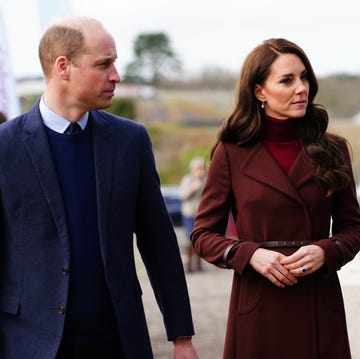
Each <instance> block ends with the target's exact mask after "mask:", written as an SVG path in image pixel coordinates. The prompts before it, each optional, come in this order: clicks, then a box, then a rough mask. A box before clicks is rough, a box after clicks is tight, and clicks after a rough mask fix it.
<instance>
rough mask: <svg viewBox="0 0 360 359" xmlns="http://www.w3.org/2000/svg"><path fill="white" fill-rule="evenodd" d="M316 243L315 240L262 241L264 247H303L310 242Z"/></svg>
mask: <svg viewBox="0 0 360 359" xmlns="http://www.w3.org/2000/svg"><path fill="white" fill-rule="evenodd" d="M311 243H314V241H268V242H260V244H261V247H263V248H276V247H302V246H306V245H308V244H311Z"/></svg>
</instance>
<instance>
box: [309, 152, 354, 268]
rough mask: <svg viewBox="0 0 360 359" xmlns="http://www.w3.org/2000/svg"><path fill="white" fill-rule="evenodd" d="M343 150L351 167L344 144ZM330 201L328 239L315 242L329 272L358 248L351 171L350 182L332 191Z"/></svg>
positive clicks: (342, 263)
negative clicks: (323, 253)
mask: <svg viewBox="0 0 360 359" xmlns="http://www.w3.org/2000/svg"><path fill="white" fill-rule="evenodd" d="M344 151H346V155H347V161H348V164H349V167H350V169H351V160H350V155H349V151H348V150H347V147H346V146H345V145H344ZM332 203H333V204H332V230H331V237H330V241H329V239H322V240H320V241H318V242H316V244H318V245H320V246H321V247H322V248H323V249H324V251H325V258H326V264H327V269H328V271H329V272H330V273H331V272H335V271H337V270H339V269H340V268H341V267H342V266H343V265H345V264H346V263H347V262H350V261H351V260H352V259H353V258H354V257H355V255H356V254H357V253H358V252H359V250H360V210H359V203H358V200H357V197H356V189H355V182H354V178H353V174H352V171H351V181H350V183H349V184H348V185H347V186H346V187H345V188H344V189H342V190H339V191H337V192H335V193H334V195H333V201H332Z"/></svg>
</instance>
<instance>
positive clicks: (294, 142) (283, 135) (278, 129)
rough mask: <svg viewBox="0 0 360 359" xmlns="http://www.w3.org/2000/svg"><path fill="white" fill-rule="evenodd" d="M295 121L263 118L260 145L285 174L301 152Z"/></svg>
mask: <svg viewBox="0 0 360 359" xmlns="http://www.w3.org/2000/svg"><path fill="white" fill-rule="evenodd" d="M295 121H296V119H288V120H279V119H277V118H273V117H270V116H267V115H265V116H264V117H263V139H262V143H263V145H264V146H265V147H266V149H267V150H268V151H269V152H270V153H271V155H272V156H273V157H274V159H275V160H276V162H277V163H278V164H279V166H280V167H281V168H282V169H283V170H284V171H285V172H286V173H289V171H290V169H291V167H292V165H293V163H294V162H295V160H296V157H297V156H298V154H299V153H300V151H301V143H300V140H299V136H298V135H297V134H296V132H295Z"/></svg>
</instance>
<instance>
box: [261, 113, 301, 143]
mask: <svg viewBox="0 0 360 359" xmlns="http://www.w3.org/2000/svg"><path fill="white" fill-rule="evenodd" d="M296 120H297V119H295V118H289V119H287V120H280V119H278V118H275V117H271V116H268V115H264V117H263V141H266V142H292V141H298V140H299V136H298V134H297V132H296V126H295V123H296Z"/></svg>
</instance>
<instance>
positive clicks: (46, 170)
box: [23, 103, 69, 248]
mask: <svg viewBox="0 0 360 359" xmlns="http://www.w3.org/2000/svg"><path fill="white" fill-rule="evenodd" d="M25 116H26V118H25V121H24V135H23V141H24V143H25V146H26V148H27V150H28V153H29V156H30V158H31V160H32V163H33V166H34V169H35V172H36V174H37V176H38V180H39V182H40V184H41V186H42V188H43V191H44V195H45V198H46V201H47V203H48V205H49V208H50V211H51V213H52V216H53V219H54V222H55V224H56V227H57V230H58V233H59V236H60V240H61V241H62V242H63V244H64V245H65V247H67V248H69V247H68V229H67V224H66V215H65V209H64V203H63V200H62V195H61V190H60V184H59V181H58V177H57V173H56V169H55V166H54V163H53V159H52V155H51V150H50V148H49V143H48V139H47V135H46V129H45V126H44V124H43V121H42V117H41V114H40V111H39V105H38V103H37V104H36V105H35V106H34V107H33V108H32V109H31V110H30V111H29V112H28V114H26V115H25Z"/></svg>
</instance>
